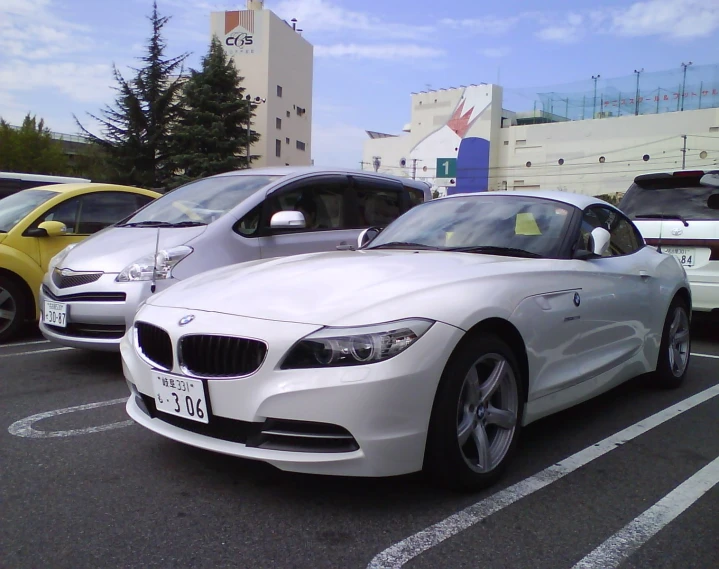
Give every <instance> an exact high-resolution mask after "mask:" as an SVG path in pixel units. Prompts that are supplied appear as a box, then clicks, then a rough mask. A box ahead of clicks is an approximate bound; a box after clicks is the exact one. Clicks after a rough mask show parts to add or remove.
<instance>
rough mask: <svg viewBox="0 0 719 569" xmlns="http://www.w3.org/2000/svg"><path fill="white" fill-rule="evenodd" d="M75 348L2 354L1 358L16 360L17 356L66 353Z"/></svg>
mask: <svg viewBox="0 0 719 569" xmlns="http://www.w3.org/2000/svg"><path fill="white" fill-rule="evenodd" d="M74 349H75V348H49V349H47V350H35V351H33V352H18V353H16V354H0V358H14V357H16V356H31V355H33V354H47V353H48V352H64V351H65V350H74Z"/></svg>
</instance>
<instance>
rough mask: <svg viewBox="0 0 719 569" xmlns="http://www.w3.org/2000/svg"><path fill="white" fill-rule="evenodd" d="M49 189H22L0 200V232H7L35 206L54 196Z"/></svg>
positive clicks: (55, 193)
mask: <svg viewBox="0 0 719 569" xmlns="http://www.w3.org/2000/svg"><path fill="white" fill-rule="evenodd" d="M56 195H58V194H57V192H51V191H50V190H23V191H22V192H18V193H16V194H13V195H11V196H7V197H6V198H3V199H1V200H0V233H7V232H8V231H10V230H11V229H12V228H13V227H15V226H16V225H17V224H18V223H20V222H21V221H22V220H23V219H24V218H25V217H26V216H27V215H28V214H29V213H31V212H32V211H33V210H34V209H35V208H36V207H37V206H39V205H41V204H43V203H45V202H46V201H48V200H49V199H52V198H54V197H55V196H56Z"/></svg>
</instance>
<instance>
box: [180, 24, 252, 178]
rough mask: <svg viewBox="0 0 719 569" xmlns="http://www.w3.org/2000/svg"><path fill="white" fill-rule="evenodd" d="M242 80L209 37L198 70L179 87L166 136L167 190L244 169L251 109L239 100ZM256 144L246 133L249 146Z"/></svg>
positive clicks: (217, 44)
mask: <svg viewBox="0 0 719 569" xmlns="http://www.w3.org/2000/svg"><path fill="white" fill-rule="evenodd" d="M243 79H244V78H243V77H240V75H239V73H238V72H237V69H236V68H235V66H234V65H233V63H232V61H231V60H230V59H229V58H228V57H227V56H226V54H225V51H224V49H223V48H222V44H221V43H220V41H219V40H218V39H217V38H216V37H214V36H213V38H212V41H211V43H210V48H209V51H208V53H207V55H206V56H204V57H203V58H202V68H201V70H200V71H196V70H194V69H193V70H191V74H190V78H189V79H188V81H187V83H186V84H185V86H184V90H183V97H182V109H181V111H180V118H179V121H178V124H177V125H176V126H175V127H174V128H173V130H172V133H171V135H170V142H169V143H170V152H171V156H172V157H171V159H170V163H171V164H172V167H173V169H174V171H175V177H174V178H173V180H172V182H171V183H170V185H171V186H178V185H180V184H183V183H186V182H189V181H191V180H194V179H197V178H202V177H205V176H211V175H213V174H220V173H223V172H228V171H230V170H236V169H238V168H242V167H248V166H249V164H248V160H247V156H246V152H245V149H246V148H247V138H248V133H247V121H248V119H250V118H251V117H252V115H253V113H252V107H253V105H252V104H251V103H250V102H249V101H247V100H246V99H245V98H244V97H243V93H244V91H245V89H244V87H242V86H241V82H242V80H243ZM258 140H259V135H258V134H257V133H255V132H252V133H251V134H250V143H253V142H257V141H258ZM252 158H253V157H252V156H250V160H249V162H251V161H252ZM255 158H256V157H255Z"/></svg>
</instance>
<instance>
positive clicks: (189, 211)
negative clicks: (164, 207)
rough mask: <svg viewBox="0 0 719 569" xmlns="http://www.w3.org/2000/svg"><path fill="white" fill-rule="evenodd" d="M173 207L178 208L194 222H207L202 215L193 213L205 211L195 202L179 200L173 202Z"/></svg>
mask: <svg viewBox="0 0 719 569" xmlns="http://www.w3.org/2000/svg"><path fill="white" fill-rule="evenodd" d="M172 205H173V207H176V208H177V209H179V210H180V211H181V212H182V213H184V214H185V215H186V216H187V217H189V218H190V219H191V220H192V221H202V222H204V221H205V220H204V219H203V217H202V216H201V215H199V214H198V213H196V212H194V211H193V208H194V209H203V208H202V206H201V205H200V204H198V203H197V202H193V201H190V200H177V201H174V202H172Z"/></svg>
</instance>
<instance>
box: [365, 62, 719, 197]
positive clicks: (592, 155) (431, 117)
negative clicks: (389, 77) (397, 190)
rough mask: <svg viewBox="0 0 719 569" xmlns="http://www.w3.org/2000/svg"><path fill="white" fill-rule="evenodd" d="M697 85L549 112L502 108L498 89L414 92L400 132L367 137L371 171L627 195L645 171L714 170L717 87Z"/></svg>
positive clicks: (718, 153)
mask: <svg viewBox="0 0 719 569" xmlns="http://www.w3.org/2000/svg"><path fill="white" fill-rule="evenodd" d="M711 67H714V66H711ZM709 75H710V77H711V76H712V74H711V73H710V74H709ZM716 76H717V75H714V77H716ZM632 80H635V78H633V79H632ZM693 83H696V84H692V83H690V82H689V81H687V82H686V87H685V89H684V95H685V96H684V97H683V98H682V97H681V96H680V94H679V93H678V92H674V93H672V91H670V90H667V89H663V88H662V87H657V88H656V89H651V90H650V89H649V87H647V88H646V90H645V92H644V95H641V93H640V96H639V98H637V97H636V96H633V97H632V96H630V95H625V96H624V97H621V95H620V96H616V95H612V94H611V91H610V89H608V88H607V89H605V91H603V92H601V93H599V94H598V95H597V96H596V97H595V96H593V92H592V91H590V92H589V94H587V93H584V94H582V93H579V94H576V93H575V94H570V95H566V96H565V95H563V94H561V93H560V94H557V93H552V94H548V95H546V97H547V99H546V100H545V105H544V108H545V109H547V108H548V107H549V106H550V105H551V110H552V112H548V111H547V110H535V111H531V112H528V113H515V112H512V111H508V110H506V109H504V108H503V104H502V103H503V90H502V88H501V87H500V86H497V85H488V84H481V85H470V86H468V87H461V88H452V89H440V90H434V91H425V92H422V93H413V94H412V96H411V121H410V122H409V123H408V124H407V125H405V127H404V129H403V132H402V133H401V134H399V135H390V134H383V133H377V132H370V131H368V135H369V137H370V139H369V140H367V141H366V142H365V144H364V149H363V163H364V168H366V169H372V170H375V169H377V170H378V171H380V172H388V173H393V174H396V175H401V176H409V177H415V178H417V179H422V180H426V181H428V182H430V183H432V184H433V185H434V186H435V187H436V188H438V189H439V190H440V193H441V194H444V193H450V194H451V193H458V192H464V191H484V190H490V191H492V190H501V189H519V188H537V189H562V190H566V191H571V192H577V193H584V194H590V195H599V194H615V193H621V192H624V191H626V189H627V188H628V187H629V185H630V184H631V182H632V180H633V179H634V177H635V176H637V175H639V174H643V173H647V172H656V171H675V170H681V169H682V168H684V169H717V168H719V84H716V85H714V84H712V82H711V81H708V82H707V81H700V80H694V81H693ZM670 84H671V83H670ZM676 84H677V83H674V85H676ZM680 87H681V84H680ZM680 90H681V89H678V88H674V91H680ZM624 92H625V93H626V91H624ZM655 93H656V94H655ZM633 94H634V91H632V95H633ZM550 95H551V97H553V99H550V98H549V97H550ZM572 97H573V98H572ZM638 102H641V105H640V104H639V103H638ZM680 106H684V110H680ZM635 113H636V114H635Z"/></svg>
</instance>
